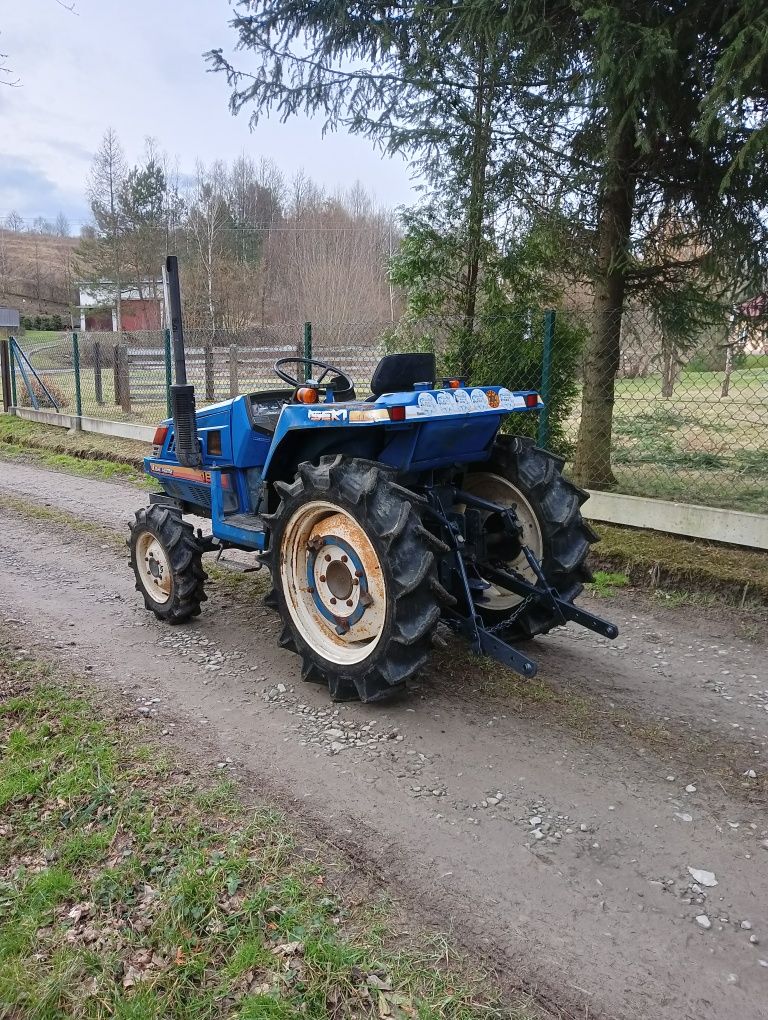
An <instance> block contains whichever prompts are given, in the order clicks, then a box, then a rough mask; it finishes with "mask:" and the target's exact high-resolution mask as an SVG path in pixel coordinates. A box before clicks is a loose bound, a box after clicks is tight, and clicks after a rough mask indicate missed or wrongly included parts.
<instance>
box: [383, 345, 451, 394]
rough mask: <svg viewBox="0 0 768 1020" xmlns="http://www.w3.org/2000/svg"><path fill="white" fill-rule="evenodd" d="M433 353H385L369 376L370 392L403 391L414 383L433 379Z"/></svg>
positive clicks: (431, 382)
mask: <svg viewBox="0 0 768 1020" xmlns="http://www.w3.org/2000/svg"><path fill="white" fill-rule="evenodd" d="M435 371H436V369H435V356H434V354H385V355H384V357H383V358H382V359H381V361H380V362H379V363H378V365H377V366H376V370H375V371H374V373H373V375H372V376H371V393H372V394H373V395H374V396H375V397H380V396H381V395H382V393H403V392H405V391H406V390H412V389H413V387H414V384H415V383H420V382H426V383H430V385H432V384H433V383H434V381H435Z"/></svg>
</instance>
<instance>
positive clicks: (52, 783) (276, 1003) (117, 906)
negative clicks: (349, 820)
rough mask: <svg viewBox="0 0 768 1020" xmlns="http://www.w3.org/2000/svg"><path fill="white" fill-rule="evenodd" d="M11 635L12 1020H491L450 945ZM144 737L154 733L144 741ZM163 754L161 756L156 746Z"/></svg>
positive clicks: (3, 670) (8, 891) (7, 657)
mask: <svg viewBox="0 0 768 1020" xmlns="http://www.w3.org/2000/svg"><path fill="white" fill-rule="evenodd" d="M146 726H147V724H145V723H142V722H139V721H133V720H126V719H124V718H123V719H116V718H112V717H110V716H109V714H108V713H107V714H105V713H104V712H103V711H101V710H98V709H96V707H95V706H94V704H93V703H91V702H90V701H89V700H87V698H86V697H85V696H83V693H82V691H78V690H77V689H73V686H72V683H71V682H64V681H62V680H60V679H58V678H57V674H56V670H55V669H53V668H52V667H50V666H48V665H46V664H44V663H41V662H39V661H35V660H34V659H33V658H31V657H30V655H29V653H28V652H26V651H19V650H18V649H16V648H14V646H13V642H12V640H11V639H10V637H9V636H8V635H6V634H2V635H0V756H1V758H2V769H1V770H0V836H1V837H2V838H1V839H0V1004H2V1008H0V1014H1V1015H3V1016H8V1017H19V1018H21V1017H24V1018H25V1020H59V1018H62V1017H65V1016H66V1017H70V1018H74V1020H91V1018H93V1020H96V1018H101V1017H110V1018H114V1020H160V1018H163V1020H176V1018H178V1020H182V1018H183V1020H218V1018H222V1017H237V1018H240V1020H328V1018H331V1017H338V1018H342V1017H358V1018H360V1020H365V1018H369V1017H370V1018H387V1020H438V1018H440V1020H478V1018H480V1017H490V1016H501V1015H503V1016H504V1017H505V1018H506V1020H515V1018H517V1020H524V1018H525V1017H530V1016H532V1015H533V1014H529V1013H528V1012H527V1010H526V1008H525V1007H523V1006H520V1007H519V1008H518V1007H513V1006H510V1005H508V1004H507V1005H506V1006H504V1007H503V1009H502V1006H501V1005H500V1003H499V1000H498V998H496V996H495V995H494V993H493V991H492V989H491V988H489V987H488V986H487V985H485V986H484V985H483V983H482V981H481V980H480V978H479V977H478V976H477V975H476V974H475V975H474V976H473V977H470V978H467V977H466V976H464V975H465V973H466V972H465V971H464V970H463V967H462V966H461V965H460V964H457V963H456V958H455V957H454V954H453V953H452V952H451V950H450V948H449V947H448V946H447V945H446V942H445V940H444V939H441V938H435V937H434V936H432V937H431V936H429V935H427V934H426V933H425V932H423V931H422V932H419V931H418V930H416V931H414V930H413V924H412V921H410V920H409V921H407V922H405V923H404V921H403V918H401V917H399V916H398V915H397V913H396V911H395V910H394V909H393V908H392V907H391V906H390V905H389V904H388V903H387V902H386V901H385V899H384V897H383V896H382V895H381V894H380V893H371V892H369V893H368V895H366V894H365V892H364V891H363V889H364V886H361V884H360V883H359V882H357V884H356V886H355V891H354V894H350V895H346V896H345V895H344V893H343V892H342V891H341V889H342V885H343V881H344V880H345V879H347V880H348V879H351V878H352V877H353V876H352V875H351V874H350V873H349V866H348V865H345V864H344V863H343V862H339V861H338V860H335V859H331V858H329V857H327V855H326V854H325V852H324V851H323V849H322V847H317V846H308V845H307V838H306V836H302V837H300V839H299V840H298V841H297V837H296V835H295V833H294V832H293V831H292V830H291V826H290V824H289V822H288V821H287V819H286V818H285V817H283V816H282V815H280V814H278V813H276V812H275V811H273V810H270V809H267V808H261V809H257V810H253V809H250V808H247V807H246V806H244V804H243V803H242V802H241V801H240V800H239V799H238V796H237V791H236V788H235V786H234V784H233V783H231V782H227V781H222V777H223V776H224V772H223V771H221V770H218V769H217V768H216V766H215V764H213V765H212V766H211V770H210V774H207V773H204V772H200V771H196V770H195V769H194V768H192V769H190V768H189V766H188V765H186V764H178V763H177V762H175V761H174V758H173V756H172V755H171V754H170V753H164V751H163V750H162V749H161V748H159V747H158V746H157V745H154V746H153V745H152V743H151V741H152V739H153V738H152V736H151V724H149V730H150V732H149V733H147V731H146ZM143 727H145V728H144V729H143ZM148 740H149V741H150V743H148V742H147V741H148Z"/></svg>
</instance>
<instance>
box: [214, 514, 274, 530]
mask: <svg viewBox="0 0 768 1020" xmlns="http://www.w3.org/2000/svg"><path fill="white" fill-rule="evenodd" d="M224 523H225V524H228V525H229V526H230V527H234V528H242V529H243V531H264V526H263V524H262V523H261V518H260V517H257V516H256V515H255V514H225V515H224Z"/></svg>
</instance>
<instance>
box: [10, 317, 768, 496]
mask: <svg viewBox="0 0 768 1020" xmlns="http://www.w3.org/2000/svg"><path fill="white" fill-rule="evenodd" d="M604 325H605V324H604ZM610 327H611V323H610V322H609V323H608V324H607V330H606V333H607V335H606V336H605V337H603V340H604V343H602V344H597V345H596V344H595V341H594V337H593V338H592V339H591V340H590V337H591V333H590V330H591V329H593V328H594V326H593V322H592V320H591V319H590V317H589V316H588V315H586V314H584V313H580V312H577V311H573V310H558V311H556V312H555V311H551V310H550V311H541V310H516V311H514V312H510V313H508V314H505V315H503V316H500V315H496V316H492V317H489V316H484V315H479V316H478V317H476V319H475V321H474V322H473V324H472V328H471V329H469V328H468V327H467V324H466V322H464V321H462V320H459V319H456V318H442V319H440V318H435V317H432V318H423V319H420V320H418V321H415V320H412V319H404V320H402V321H400V322H399V323H395V324H393V323H391V322H388V323H381V322H370V323H362V322H357V323H353V324H343V323H341V324H340V323H333V324H324V323H320V322H313V323H312V324H311V325H309V324H304V323H298V324H279V325H268V326H256V327H251V328H247V329H242V330H237V331H226V330H217V331H216V332H215V334H212V333H211V331H210V330H200V329H192V330H187V331H186V349H187V374H188V380H189V381H190V382H192V383H194V384H195V387H196V393H197V400H198V406H201V407H202V406H205V405H206V404H210V403H212V402H214V401H217V400H221V399H225V398H227V397H230V396H234V395H236V394H238V393H245V392H249V391H254V390H258V389H267V388H271V387H275V386H281V385H283V384H282V383H280V381H279V380H278V378H277V377H276V375H275V373H274V368H273V366H274V362H275V361H276V360H277V359H279V358H281V357H303V356H314V357H316V358H320V359H322V360H323V361H327V362H330V363H331V364H334V365H337V366H338V367H339V368H341V369H343V370H344V371H346V372H348V373H349V374H350V375H351V376H352V378H353V379H354V381H355V384H356V387H357V392H358V395H359V396H364V395H366V394H367V393H368V392H369V390H368V384H369V381H370V378H371V375H372V373H373V370H374V368H375V366H376V364H377V363H378V361H379V359H380V358H381V356H382V355H383V354H386V353H391V352H396V351H405V350H434V351H435V353H436V355H437V358H438V378H440V377H442V376H443V375H455V374H460V375H465V376H467V377H468V378H469V379H470V380H471V381H472V382H473V383H478V384H483V383H497V384H503V385H506V386H509V387H510V388H512V389H538V390H540V391H541V392H542V394H543V396H544V398H545V402H546V404H547V411H546V413H545V414H544V415H543V416H542V417H541V418H537V416H536V415H515V416H514V417H513V418H512V419H511V420H510V421H509V422H508V424H507V426H506V427H507V428H510V429H515V430H516V431H523V432H526V433H527V434H529V435H532V436H534V437H535V438H537V439H538V441H539V442H541V443H543V444H544V445H547V446H549V447H550V448H552V449H554V450H555V451H556V452H558V453H560V454H561V455H562V456H564V457H565V458H566V460H567V470H569V471H570V472H571V473H572V474H574V475H575V476H576V478H577V480H579V481H581V482H582V483H585V484H587V485H593V486H595V487H609V488H614V489H615V490H617V491H620V492H625V493H629V494H635V495H642V496H650V497H658V498H663V499H672V500H678V501H684V502H689V503H703V504H707V505H712V506H719V507H725V508H735V509H741V510H749V511H753V512H757V513H768V319H763V318H752V319H742V320H736V319H734V318H732V317H724V318H723V321H722V322H720V323H716V324H715V325H712V326H708V327H707V328H703V327H702V328H700V329H699V330H698V331H696V332H695V333H694V335H693V336H691V335H686V336H684V337H680V336H678V335H668V334H665V332H664V330H663V329H662V328H661V327H660V326H659V325H658V324H657V323H656V322H655V320H654V319H653V317H652V316H650V315H649V314H648V313H647V312H645V311H644V310H642V309H639V310H630V311H627V312H625V313H624V315H623V317H622V320H621V323H620V326H619V330H618V332H619V336H618V340H619V342H618V345H617V344H616V343H615V342H614V340H615V336H614V337H613V338H612V337H611V336H610ZM12 346H13V347H14V352H13V356H12V358H11V361H12V373H11V375H12V389H13V391H14V395H13V396H12V401H13V403H14V404H16V403H17V404H18V405H20V406H25V405H26V406H30V405H34V404H37V405H38V406H39V407H41V408H48V409H57V410H60V411H63V412H65V413H68V414H79V415H85V416H92V417H98V418H103V419H108V420H113V421H115V420H116V421H130V422H137V423H145V424H153V423H154V422H156V421H159V420H160V419H162V418H164V417H166V416H167V414H168V413H169V412H168V406H169V402H168V387H169V385H170V382H171V352H170V338H169V336H168V333H167V332H166V331H162V330H159V331H148V332H137V333H122V334H117V333H81V334H77V335H73V334H62V335H61V336H59V337H57V338H55V339H53V340H51V341H50V342H46V343H34V344H30V345H25V344H24V342H23V340H21V341H18V343H16V344H13V345H12ZM617 352H618V357H617V356H616V355H617Z"/></svg>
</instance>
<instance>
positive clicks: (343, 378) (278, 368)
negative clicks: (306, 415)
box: [275, 358, 354, 393]
mask: <svg viewBox="0 0 768 1020" xmlns="http://www.w3.org/2000/svg"><path fill="white" fill-rule="evenodd" d="M283 365H303V366H304V368H305V371H308V370H309V369H311V368H312V366H313V365H314V366H317V367H318V368H321V369H323V372H322V374H321V375H319V376H318V377H317V379H312V382H314V383H315V385H316V386H317V389H318V390H321V391H322V392H323V393H325V392H326V390H327V389H328V386H329V385H330V384H331V383H333V384H334V385H333V389H334V390H338V391H339V392H342V391H343V390H351V389H353V388H354V383H353V382H352V380H351V379H350V378H349V376H348V375H347V373H346V372H342V371H341V369H340V368H336V366H335V365H329V364H328V363H327V362H326V361H318V360H317V358H280V359H279V361H276V362H275V374H276V375H278V376H280V378H281V379H282V380H283V382H287V383H289V384H290V385H291V386H293V387H294V388H296V387H298V386H304V385H305V382H304V380H300V379H297V378H296V377H295V376H293V375H291V374H290V373H289V372H284V371H283ZM329 372H332V373H333V379H329V380H328V382H327V383H326V384H325V386H323V385H322V382H323V379H325V377H326V376H327V375H328V373H329ZM310 378H312V377H311V376H310ZM337 382H340V383H341V385H336V383H337Z"/></svg>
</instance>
